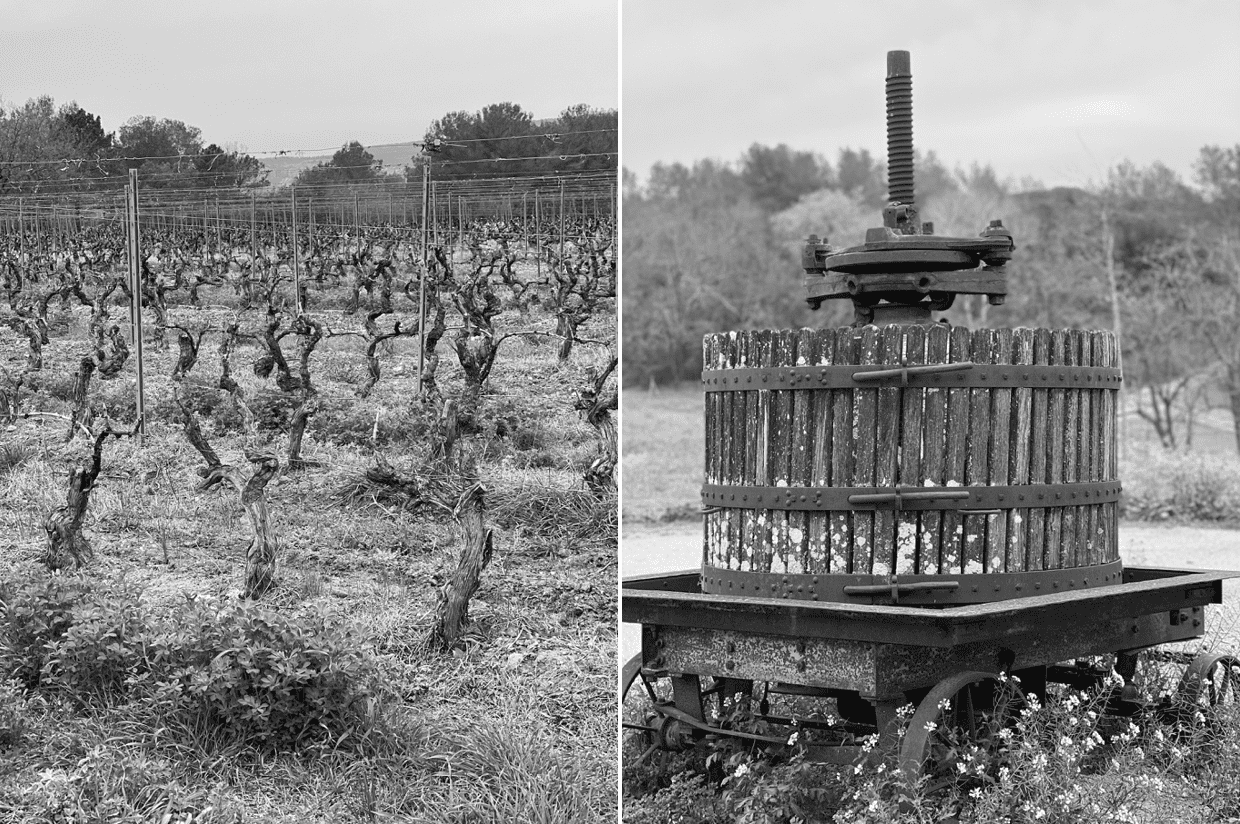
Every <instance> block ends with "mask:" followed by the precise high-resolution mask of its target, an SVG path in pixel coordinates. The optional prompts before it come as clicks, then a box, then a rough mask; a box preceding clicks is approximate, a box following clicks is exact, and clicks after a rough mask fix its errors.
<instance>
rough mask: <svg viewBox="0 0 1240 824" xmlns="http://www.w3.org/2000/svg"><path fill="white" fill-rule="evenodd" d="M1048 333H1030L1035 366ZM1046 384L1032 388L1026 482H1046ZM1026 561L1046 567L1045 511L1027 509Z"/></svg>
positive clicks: (1045, 354)
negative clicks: (1027, 476) (1031, 422)
mask: <svg viewBox="0 0 1240 824" xmlns="http://www.w3.org/2000/svg"><path fill="white" fill-rule="evenodd" d="M1050 348H1051V333H1050V330H1049V329H1035V330H1034V331H1033V362H1034V364H1035V365H1037V366H1045V365H1046V364H1047V363H1049V358H1050ZM1048 387H1049V384H1048V383H1045V382H1041V383H1039V384H1037V385H1036V386H1035V387H1034V389H1033V399H1032V401H1031V403H1030V406H1031V407H1032V410H1033V411H1032V414H1031V419H1032V421H1033V429H1032V432H1031V433H1030V434H1031V438H1030V440H1029V483H1033V484H1044V483H1046V427H1047V426H1048V425H1049V423H1048V421H1047V419H1046V414H1047V407H1048V403H1049V401H1050V395H1049V393H1050V389H1049V388H1048ZM1028 536H1029V537H1028V543H1027V544H1026V547H1027V548H1028V553H1027V558H1026V560H1025V569H1027V570H1030V571H1033V570H1039V569H1046V568H1047V559H1046V554H1045V553H1046V542H1045V538H1046V510H1044V509H1031V510H1029V532H1028Z"/></svg>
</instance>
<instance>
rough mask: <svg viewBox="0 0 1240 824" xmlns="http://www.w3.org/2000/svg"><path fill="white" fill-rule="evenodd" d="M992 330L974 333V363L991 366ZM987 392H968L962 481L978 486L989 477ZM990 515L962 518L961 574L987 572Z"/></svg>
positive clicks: (975, 331) (988, 399) (987, 390)
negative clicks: (966, 434)
mask: <svg viewBox="0 0 1240 824" xmlns="http://www.w3.org/2000/svg"><path fill="white" fill-rule="evenodd" d="M993 339H994V332H993V330H991V329H977V330H974V332H973V362H974V363H978V364H986V363H990V359H991V351H992V348H991V342H992V340H993ZM989 452H990V390H989V389H987V388H984V387H983V388H977V389H970V390H969V443H968V449H967V457H966V460H965V468H964V474H965V481H966V482H967V483H968V485H970V486H980V485H982V484H985V483H986V482H987V479H988V478H989V477H990V462H989V457H990V455H989ZM988 517H989V516H983V515H971V516H968V517H965V518H964V558H963V561H964V572H965V574H966V575H973V574H979V573H982V572H985V571H986V563H985V557H986V521H987V518H988Z"/></svg>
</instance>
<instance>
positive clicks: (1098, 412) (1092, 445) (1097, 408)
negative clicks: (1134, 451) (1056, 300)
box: [1082, 332, 1105, 566]
mask: <svg viewBox="0 0 1240 824" xmlns="http://www.w3.org/2000/svg"><path fill="white" fill-rule="evenodd" d="M1089 363H1090V365H1091V366H1103V365H1104V364H1103V359H1102V333H1101V332H1090V333H1089ZM1082 394H1083V395H1086V396H1088V397H1089V411H1090V415H1089V433H1088V436H1087V440H1088V443H1089V462H1088V463H1087V464H1086V466H1087V467H1088V468H1089V477H1088V480H1090V481H1097V480H1099V479H1100V478H1101V474H1100V472H1099V470H1100V468H1101V460H1102V454H1101V449H1100V448H1099V447H1100V446H1101V444H1100V443H1099V440H1100V439H1099V437H1098V432H1099V431H1100V430H1101V428H1102V419H1103V417H1104V416H1105V410H1104V409H1103V408H1102V393H1101V392H1099V391H1097V390H1094V389H1086V390H1084V391H1083V392H1082ZM1098 509H1099V507H1098V506H1097V505H1096V504H1091V505H1089V506H1087V507H1086V508H1085V510H1086V512H1085V524H1086V529H1087V530H1088V533H1087V535H1086V538H1085V563H1086V564H1089V565H1090V566H1092V565H1094V564H1096V563H1098V559H1099V558H1101V557H1102V553H1101V551H1100V547H1099V545H1098V528H1099V526H1100V525H1099V523H1098V515H1099V512H1098Z"/></svg>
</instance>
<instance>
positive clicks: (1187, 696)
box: [1179, 652, 1240, 707]
mask: <svg viewBox="0 0 1240 824" xmlns="http://www.w3.org/2000/svg"><path fill="white" fill-rule="evenodd" d="M1237 691H1240V659H1237V658H1236V657H1235V656H1234V655H1226V654H1223V653H1212V652H1203V653H1201V654H1200V655H1198V656H1197V657H1196V658H1194V659H1193V662H1192V663H1191V664H1189V665H1188V669H1187V670H1185V672H1184V677H1183V678H1181V679H1180V689H1179V694H1180V696H1181V697H1182V698H1183V700H1184V701H1185V702H1186V703H1188V704H1191V705H1192V706H1196V707H1219V706H1227V705H1231V704H1235V703H1236V701H1237Z"/></svg>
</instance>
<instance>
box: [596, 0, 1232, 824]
mask: <svg viewBox="0 0 1240 824" xmlns="http://www.w3.org/2000/svg"><path fill="white" fill-rule="evenodd" d="M1238 34H1240V6H1237V5H1235V4H1226V3H1224V4H1219V3H1215V4H1208V3H1202V2H1188V3H1175V4H1172V3H1154V2H1150V3H1143V2H1138V3H1120V2H1096V3H1067V2H1051V3H1032V2H1017V3H1005V4H982V3H969V2H950V1H949V2H944V3H936V4H921V5H897V6H890V7H884V6H876V5H873V4H862V3H809V2H779V3H768V4H741V3H706V2H682V3H674V4H669V3H657V2H653V0H625V2H624V3H623V5H622V13H621V56H622V89H621V98H622V103H621V111H622V157H621V168H622V176H623V195H622V201H621V231H622V238H623V239H622V266H621V270H622V274H621V304H622V310H621V316H622V317H621V327H622V336H621V337H622V340H621V344H622V346H621V348H622V354H621V362H622V364H621V365H622V390H621V393H620V394H621V402H620V414H621V476H622V480H621V487H622V496H621V542H620V556H621V575H622V585H621V592H620V601H621V606H620V609H621V619H622V627H621V633H620V645H621V658H620V660H621V661H622V662H623V663H622V677H621V684H620V686H621V693H622V709H621V726H622V730H621V735H622V740H621V753H622V756H621V762H622V763H621V792H622V797H621V806H622V819H623V820H624V821H627V822H665V821H676V822H685V823H686V824H688V823H689V822H693V824H707V823H709V824H723V823H724V822H737V821H743V822H798V824H800V823H801V822H820V821H821V822H836V823H837V824H843V823H844V822H876V823H877V822H883V824H891V823H893V822H1037V821H1048V822H1049V821H1055V822H1074V823H1075V822H1142V823H1143V822H1202V824H1204V822H1215V821H1237V820H1240V789H1238V787H1240V785H1238V784H1237V781H1236V776H1237V774H1238V773H1240V711H1238V710H1237V707H1236V697H1237V696H1236V693H1237V686H1238V685H1240V659H1238V658H1237V657H1236V655H1237V653H1238V651H1240V629H1238V627H1240V624H1238V622H1240V610H1238V609H1237V604H1238V601H1237V598H1238V595H1237V591H1236V589H1235V580H1234V579H1235V578H1236V577H1238V576H1240V571H1230V570H1240V531H1237V528H1238V527H1240V459H1238V452H1237V451H1238V448H1240V323H1238V322H1237V318H1238V317H1240V61H1238V60H1237V55H1238V52H1237V49H1236V42H1237V35H1238Z"/></svg>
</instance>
